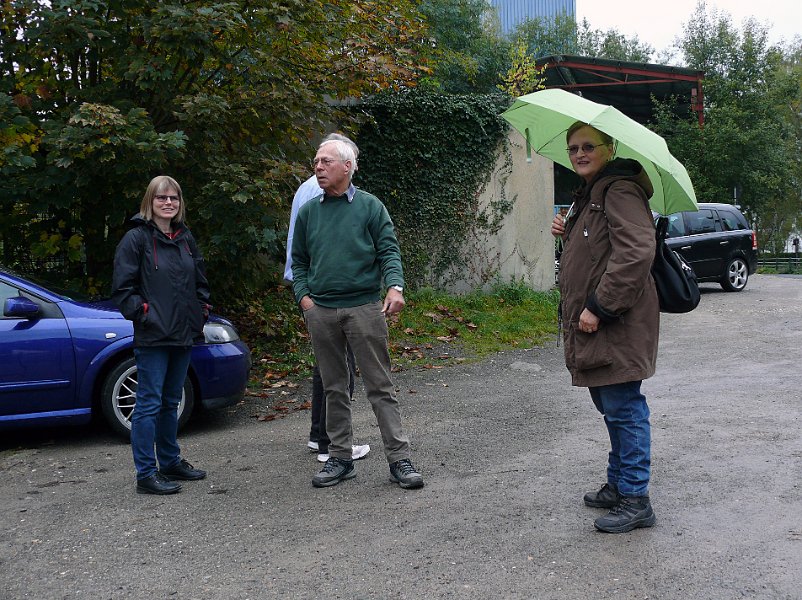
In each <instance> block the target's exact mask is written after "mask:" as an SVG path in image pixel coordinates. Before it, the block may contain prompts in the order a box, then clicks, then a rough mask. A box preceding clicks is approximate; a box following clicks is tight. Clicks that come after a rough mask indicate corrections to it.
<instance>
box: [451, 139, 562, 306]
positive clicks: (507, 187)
mask: <svg viewBox="0 0 802 600" xmlns="http://www.w3.org/2000/svg"><path fill="white" fill-rule="evenodd" d="M508 142H509V147H510V151H511V154H512V165H511V166H510V165H509V164H508V162H507V161H508V159H507V157H505V156H504V155H503V153H502V152H501V151H499V155H498V158H497V160H496V168H495V170H494V173H493V176H492V178H491V180H490V182H489V183H488V185H487V188H486V189H485V190H483V191H482V194H481V195H480V199H479V202H480V206H482V207H486V206H488V205H490V203H491V202H493V201H494V200H498V199H499V198H504V197H506V198H507V199H514V202H513V207H512V210H511V212H510V213H509V214H508V215H506V216H505V217H504V220H503V222H502V226H501V229H500V230H499V232H498V233H497V234H494V235H482V236H478V237H475V238H474V239H470V240H467V241H466V245H465V255H466V256H467V257H468V258H467V261H466V264H464V265H462V267H461V269H460V272H459V273H456V274H455V275H456V283H455V284H453V285H452V286H449V289H448V291H450V292H467V291H470V290H474V289H476V288H478V287H485V288H487V287H488V286H489V285H492V284H493V283H494V282H495V281H497V280H500V281H501V282H508V281H510V280H511V279H515V280H520V279H523V281H524V282H525V283H526V284H528V285H529V286H530V287H531V288H532V289H535V290H548V289H550V288H551V287H553V285H554V238H553V237H552V235H551V233H550V228H551V221H552V218H553V217H554V166H553V163H552V162H551V161H550V160H548V159H545V158H543V157H541V156H539V155H537V154H534V153H533V155H532V162H527V161H526V148H525V144H524V140H523V138H522V137H521V135H520V134H519V133H518V132H517V131H514V130H510V132H509V134H508Z"/></svg>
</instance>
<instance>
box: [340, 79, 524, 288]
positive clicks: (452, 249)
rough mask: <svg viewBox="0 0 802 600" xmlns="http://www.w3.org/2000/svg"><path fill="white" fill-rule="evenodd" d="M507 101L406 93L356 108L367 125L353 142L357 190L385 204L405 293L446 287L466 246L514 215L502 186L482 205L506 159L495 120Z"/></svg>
mask: <svg viewBox="0 0 802 600" xmlns="http://www.w3.org/2000/svg"><path fill="white" fill-rule="evenodd" d="M510 102H511V99H510V97H509V96H507V95H505V94H491V95H476V94H474V95H444V94H436V93H432V92H427V91H422V90H405V91H402V92H393V93H384V94H380V95H378V96H375V97H373V98H371V99H370V100H368V101H367V102H365V103H364V104H361V105H360V106H359V108H358V110H359V111H361V112H362V113H363V116H364V117H365V123H364V125H363V126H362V127H361V129H360V131H359V133H358V135H357V136H356V142H357V144H358V146H359V149H360V155H359V173H358V174H357V177H356V184H357V185H358V186H359V187H361V188H363V189H365V190H367V191H369V192H371V193H372V194H375V195H376V196H377V197H378V198H379V199H380V200H382V201H383V202H384V204H385V205H386V206H387V210H388V211H389V212H390V215H391V216H392V218H393V222H394V223H395V225H396V228H397V231H398V237H399V242H400V244H401V251H402V255H403V260H404V274H405V279H406V281H407V285H408V286H409V287H412V288H419V287H424V286H431V287H437V288H447V287H449V285H450V284H453V283H454V282H455V281H456V280H457V279H459V278H460V276H461V272H462V265H466V264H467V263H468V262H469V261H468V259H469V258H470V256H468V255H469V254H470V253H471V252H473V251H475V247H474V246H472V245H471V244H470V243H467V242H468V240H470V239H476V238H482V237H485V236H487V235H492V234H493V233H495V232H497V231H498V229H499V227H500V224H501V222H502V220H503V219H504V217H505V216H506V215H508V214H509V213H510V211H511V210H512V205H513V202H514V198H512V197H507V196H506V195H505V194H504V191H503V186H502V189H501V191H500V192H497V193H494V194H493V197H492V200H491V201H490V202H481V201H480V197H481V196H482V192H483V190H484V189H485V188H486V186H487V185H488V182H490V180H491V177H492V175H493V174H494V172H495V170H496V169H497V162H498V157H499V156H502V157H509V150H508V142H507V135H506V134H507V130H508V128H507V124H506V122H505V121H504V120H503V119H502V118H501V117H500V116H499V115H500V114H501V113H502V112H503V111H504V110H505V109H506V108H507V107H508V106H509V104H510ZM502 160H504V159H502ZM508 162H509V161H508ZM508 168H510V167H509V166H508ZM494 275H495V274H494V273H492V272H489V273H486V274H484V276H485V277H486V278H492V277H493V276H494ZM480 283H481V282H480Z"/></svg>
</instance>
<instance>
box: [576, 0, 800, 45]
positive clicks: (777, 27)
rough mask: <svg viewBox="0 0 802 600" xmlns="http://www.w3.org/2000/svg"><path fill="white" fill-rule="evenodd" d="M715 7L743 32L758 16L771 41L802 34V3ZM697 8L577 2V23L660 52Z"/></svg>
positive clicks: (784, 0) (613, 0)
mask: <svg viewBox="0 0 802 600" xmlns="http://www.w3.org/2000/svg"><path fill="white" fill-rule="evenodd" d="M707 5H708V12H710V10H711V9H712V8H716V9H718V11H719V12H720V13H724V12H726V13H729V15H730V17H731V19H732V24H733V25H734V26H735V27H736V28H737V29H739V30H740V29H741V24H742V22H743V20H744V19H746V18H748V17H755V18H756V19H757V20H758V21H759V22H760V23H762V24H763V25H766V26H767V27H768V30H769V41H770V42H773V43H774V42H780V41H781V39H785V40H787V41H790V40H792V39H793V37H794V36H795V35H802V1H800V0H765V1H763V2H760V1H758V0H708V2H707ZM695 8H696V0H657V1H652V0H603V1H601V0H576V20H577V22H578V23H579V22H581V21H582V19H587V20H588V23H590V25H591V28H592V29H601V30H602V31H607V30H608V29H617V30H618V31H619V32H620V33H623V34H624V35H625V36H627V37H633V36H635V35H637V36H638V39H639V40H640V41H641V42H646V43H648V44H650V45H651V46H653V47H654V49H655V50H656V51H657V52H660V51H661V50H664V49H665V48H667V47H668V46H670V45H671V43H672V42H673V40H674V38H675V37H677V36H679V35H680V34H681V33H682V29H683V24H684V23H686V22H687V21H688V20H689V19H690V16H691V14H693V12H694V10H695Z"/></svg>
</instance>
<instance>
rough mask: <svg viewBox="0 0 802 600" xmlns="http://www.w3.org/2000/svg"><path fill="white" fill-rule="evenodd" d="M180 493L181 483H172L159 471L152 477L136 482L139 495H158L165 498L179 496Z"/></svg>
mask: <svg viewBox="0 0 802 600" xmlns="http://www.w3.org/2000/svg"><path fill="white" fill-rule="evenodd" d="M180 491H181V484H180V483H176V482H175V481H170V480H169V479H167V478H166V477H164V476H163V475H162V474H161V473H159V472H158V471H157V472H155V473H154V474H153V475H151V476H150V477H144V478H143V479H137V480H136V493H137V494H156V495H158V496H164V495H165V494H177V493H178V492H180Z"/></svg>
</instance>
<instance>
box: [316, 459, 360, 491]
mask: <svg viewBox="0 0 802 600" xmlns="http://www.w3.org/2000/svg"><path fill="white" fill-rule="evenodd" d="M353 477H356V471H355V470H354V461H352V460H343V459H342V458H337V457H336V456H331V457H329V459H328V460H327V461H326V464H325V465H323V468H322V469H321V470H320V472H319V473H318V474H317V475H315V476H314V477H312V485H313V486H315V487H329V486H331V485H337V484H338V483H340V482H341V481H344V480H345V479H351V478H353Z"/></svg>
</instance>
